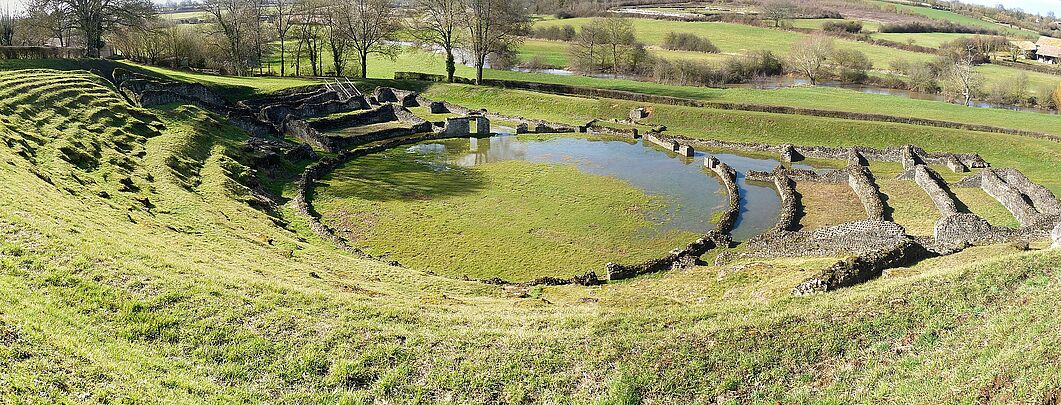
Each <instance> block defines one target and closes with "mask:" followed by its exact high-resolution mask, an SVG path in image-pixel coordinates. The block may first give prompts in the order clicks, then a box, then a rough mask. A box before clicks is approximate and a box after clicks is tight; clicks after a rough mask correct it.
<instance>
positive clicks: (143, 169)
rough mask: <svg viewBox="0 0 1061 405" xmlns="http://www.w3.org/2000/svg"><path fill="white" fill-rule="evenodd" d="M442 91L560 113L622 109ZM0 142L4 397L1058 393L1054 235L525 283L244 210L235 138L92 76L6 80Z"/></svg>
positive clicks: (797, 127)
mask: <svg viewBox="0 0 1061 405" xmlns="http://www.w3.org/2000/svg"><path fill="white" fill-rule="evenodd" d="M158 72H162V73H165V71H164V70H158ZM188 79H191V80H196V81H200V80H205V81H212V82H216V84H217V85H221V86H236V87H223V88H229V89H232V88H242V86H248V87H247V88H249V89H250V90H247V91H245V92H244V93H241V94H262V93H264V92H266V91H268V90H267V89H271V88H280V87H282V85H281V83H286V84H291V83H290V82H286V81H284V82H279V81H278V82H273V81H271V79H258V80H251V81H244V80H242V79H240V80H233V81H231V82H230V81H227V80H225V79H224V78H204V77H199V76H193V77H188ZM429 94H430V95H432V96H437V97H442V98H447V99H452V100H454V101H460V102H463V103H467V104H468V105H470V106H474V105H476V104H477V103H480V102H482V103H484V104H485V105H489V106H491V110H496V111H500V112H505V111H519V112H525V113H526V114H527V115H540V116H542V117H543V118H544V117H548V118H551V119H557V120H561V121H563V120H569V119H576V118H581V117H583V116H587V115H600V116H601V117H611V116H614V115H615V114H619V113H622V112H624V111H625V109H626V108H627V107H629V106H628V105H625V104H624V103H621V102H611V101H600V102H597V101H587V100H585V99H573V98H568V97H558V96H541V95H535V96H531V95H528V94H524V93H523V92H503V91H502V90H496V89H473V88H469V87H466V86H449V85H440V86H436V87H435V88H432V89H431V90H429ZM656 108H657V110H656V111H657V112H658V113H659V119H660V120H661V122H662V121H667V122H675V125H676V127H675V128H676V130H677V131H679V132H686V131H688V132H689V133H690V134H692V135H696V136H719V137H725V138H726V139H737V140H739V139H757V140H761V141H769V142H774V141H778V140H784V139H793V140H795V139H798V140H799V141H800V142H807V143H824V144H843V143H855V142H858V143H863V144H871V145H873V144H892V143H898V142H907V141H913V142H917V143H919V144H922V145H924V146H926V147H927V148H930V149H944V148H945V149H952V148H954V147H955V145H962V148H968V149H970V150H977V151H981V150H982V151H983V152H984V153H985V157H987V158H988V159H990V160H992V161H993V163H996V164H997V165H999V166H1006V165H1013V166H1017V167H1020V168H1022V169H1024V170H1026V172H1027V173H1028V174H1029V176H1031V177H1032V178H1033V179H1037V180H1044V178H1047V177H1056V176H1054V174H1055V173H1057V172H1058V170H1057V167H1056V164H1057V163H1056V162H1058V161H1059V160H1061V159H1058V158H1057V147H1056V144H1043V143H1039V142H1037V141H1034V140H1028V139H1026V138H1014V137H1005V136H996V135H988V134H975V133H967V132H961V131H944V130H936V129H931V128H928V129H923V128H916V127H910V126H900V125H879V124H872V123H868V124H864V123H851V122H845V121H840V120H824V119H811V118H807V117H777V116H772V115H769V114H744V113H733V112H728V111H713V110H706V109H691V108H688V109H687V108H670V107H664V106H657V107H656ZM0 132H2V133H3V134H4V137H3V141H4V142H2V143H0V156H2V158H3V159H2V160H3V162H4V164H0V184H3V187H2V188H0V234H2V235H3V237H2V238H0V240H2V241H3V242H0V364H2V365H3V367H0V380H2V381H4V383H3V384H0V398H3V400H2V402H12V403H18V402H43V403H57V402H58V403H67V402H126V403H134V402H142V403H207V402H247V403H320V402H326V403H380V402H385V403H609V404H637V403H678V402H686V403H705V402H725V403H744V402H829V403H839V402H850V401H856V402H890V401H894V402H903V403H910V402H918V403H938V402H975V401H984V402H993V403H1007V402H1016V401H1027V402H1039V401H1042V400H1043V399H1044V398H1051V395H1054V393H1056V392H1057V390H1058V388H1059V387H1061V368H1059V367H1058V366H1057V363H1056V362H1053V361H1050V359H1056V358H1058V357H1061V340H1059V337H1058V336H1057V334H1056V333H1054V331H1056V330H1058V328H1059V327H1061V325H1059V322H1058V319H1061V318H1059V317H1058V313H1057V312H1058V306H1057V301H1056V297H1057V296H1058V295H1059V294H1061V274H1059V273H1058V272H1057V271H1056V269H1057V267H1058V263H1061V252H1059V251H1057V250H1053V251H1046V250H1033V251H1029V252H1020V251H1017V250H1015V249H1013V248H1011V247H1008V246H989V247H981V248H973V249H970V250H967V251H965V252H963V253H961V254H958V255H954V256H949V257H945V258H939V259H932V260H928V261H925V262H922V263H921V264H918V265H917V266H914V267H910V268H902V269H896V270H894V271H892V272H890V273H889V275H887V276H885V277H883V278H881V279H879V280H876V281H873V282H870V283H866V284H863V285H860V286H856V287H852V288H846V289H843V290H840V291H837V292H835V293H829V294H823V295H815V296H809V297H794V296H792V295H791V294H790V293H789V292H790V290H791V289H792V287H793V286H795V285H796V284H797V283H799V282H800V281H801V280H803V279H804V278H805V277H806V276H807V275H808V274H809V273H808V272H810V271H812V270H813V269H817V268H822V267H825V266H828V265H829V264H831V263H832V262H833V260H832V259H779V260H763V259H756V260H743V261H738V262H735V263H731V264H727V265H723V266H710V265H709V266H702V267H697V268H693V269H690V270H686V271H676V272H667V273H662V274H659V275H655V276H650V277H642V278H638V279H634V280H630V281H627V282H619V283H611V284H608V285H606V286H600V287H581V286H565V287H543V288H536V289H532V290H530V291H527V292H526V293H524V294H515V293H513V291H511V290H509V289H506V288H504V287H499V286H491V285H484V284H479V283H474V282H464V281H459V280H454V279H451V278H446V277H439V276H435V275H430V274H427V273H424V272H422V271H417V270H408V269H402V268H396V267H390V266H385V265H383V264H381V263H377V262H371V261H365V260H362V259H359V258H357V257H356V256H354V255H352V254H349V253H346V252H344V251H341V250H339V249H336V248H335V247H334V246H331V244H330V243H329V242H327V241H324V240H321V239H319V238H317V237H316V236H315V234H313V233H312V232H310V231H309V229H308V226H307V224H306V223H305V222H303V220H302V219H301V217H299V216H298V215H295V214H294V211H293V209H292V208H291V207H289V206H287V205H280V206H279V207H278V209H277V211H275V212H268V211H263V210H259V209H255V208H252V205H251V204H250V201H251V200H253V197H252V192H251V187H250V186H249V185H250V184H253V183H254V181H252V180H253V179H254V178H255V177H256V176H262V175H263V174H261V173H258V174H254V173H252V172H251V167H250V166H248V164H249V163H248V162H249V161H250V157H249V156H247V155H246V153H247V152H246V150H245V149H244V148H243V147H242V142H243V141H245V140H246V138H247V135H246V134H245V133H243V132H242V131H239V130H238V129H235V128H234V127H231V126H230V125H228V124H227V123H226V122H225V121H224V120H223V119H221V118H219V117H216V116H214V115H212V114H210V113H207V112H205V111H203V110H200V109H198V108H195V107H185V106H167V107H165V108H159V109H141V108H136V107H130V106H129V105H128V104H126V102H125V101H124V99H123V98H122V97H121V96H119V95H118V94H117V93H115V92H114V91H113V89H112V88H111V87H109V86H108V85H107V84H106V82H104V81H103V80H102V79H99V78H98V77H96V76H94V75H92V74H90V73H88V72H84V71H82V72H72V71H66V72H59V71H38V72H27V71H13V72H12V71H2V72H0ZM987 152H990V153H991V154H990V155H988V154H987ZM1051 153H1052V155H1051ZM1014 163H1016V164H1014ZM288 174H291V173H288ZM273 181H283V180H273ZM288 181H290V179H288ZM1051 188H1052V189H1054V190H1055V191H1057V190H1058V188H1059V183H1057V181H1056V180H1054V181H1053V182H1052V183H1051ZM279 189H280V190H289V188H288V187H280V188H279ZM288 193H289V191H288ZM286 196H287V197H290V195H289V194H288V195H286ZM1035 246H1036V247H1041V246H1042V245H1041V244H1036V245H1035Z"/></svg>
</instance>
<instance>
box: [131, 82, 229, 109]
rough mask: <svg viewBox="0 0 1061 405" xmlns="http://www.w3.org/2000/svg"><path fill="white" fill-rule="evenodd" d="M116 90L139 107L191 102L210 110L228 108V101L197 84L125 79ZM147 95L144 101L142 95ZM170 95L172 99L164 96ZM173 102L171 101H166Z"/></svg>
mask: <svg viewBox="0 0 1061 405" xmlns="http://www.w3.org/2000/svg"><path fill="white" fill-rule="evenodd" d="M118 89H119V90H120V91H121V92H122V93H124V94H125V95H126V96H127V97H129V98H130V99H134V100H136V101H138V103H139V104H140V106H141V107H151V106H155V105H161V104H167V103H170V102H177V101H183V100H191V101H193V102H195V103H196V104H199V105H200V106H202V107H204V108H208V109H211V110H214V109H219V108H226V107H228V101H227V100H225V99H224V98H223V97H221V96H219V95H217V94H216V93H214V92H213V91H211V90H210V89H209V88H207V87H206V86H204V85H202V84H199V83H178V82H161V81H153V80H147V79H127V80H124V81H122V82H121V84H120V85H118ZM148 92H150V93H149V96H148V97H147V98H146V99H145V98H143V97H142V95H143V94H144V93H148ZM165 93H172V98H167V97H165V96H164V94H165ZM168 100H173V101H168Z"/></svg>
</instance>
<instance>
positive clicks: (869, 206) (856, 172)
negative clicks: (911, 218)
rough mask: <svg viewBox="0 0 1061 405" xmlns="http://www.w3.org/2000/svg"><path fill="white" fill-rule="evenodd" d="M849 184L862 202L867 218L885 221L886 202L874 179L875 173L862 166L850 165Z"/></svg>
mask: <svg viewBox="0 0 1061 405" xmlns="http://www.w3.org/2000/svg"><path fill="white" fill-rule="evenodd" d="M845 171H846V172H847V184H848V185H849V186H850V187H851V190H852V191H854V192H855V195H856V196H858V200H859V201H861V202H862V207H863V208H864V209H865V210H866V218H868V219H874V220H884V201H883V200H882V199H881V194H880V190H879V189H878V188H877V182H876V181H874V179H873V173H872V172H870V170H869V168H868V167H866V166H862V165H848V166H847V169H846V170H845Z"/></svg>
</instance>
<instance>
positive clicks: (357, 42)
mask: <svg viewBox="0 0 1061 405" xmlns="http://www.w3.org/2000/svg"><path fill="white" fill-rule="evenodd" d="M344 9H345V10H344V12H343V13H342V17H343V21H342V26H343V28H344V30H345V31H346V35H347V37H349V39H350V46H352V47H353V48H354V50H355V51H357V56H358V61H359V62H360V64H361V77H368V55H370V54H382V55H393V54H394V53H395V52H397V49H396V48H395V47H394V46H392V45H389V44H388V43H387V40H389V39H391V38H393V36H394V34H395V33H396V32H397V31H398V28H399V26H398V24H397V23H396V21H397V20H398V18H397V16H396V15H395V14H396V13H395V11H396V6H395V4H394V2H393V0H350V2H349V3H348V4H347V6H346V7H345V8H344Z"/></svg>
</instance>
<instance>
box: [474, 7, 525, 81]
mask: <svg viewBox="0 0 1061 405" xmlns="http://www.w3.org/2000/svg"><path fill="white" fill-rule="evenodd" d="M465 2H466V3H465V15H464V17H463V21H464V24H465V27H466V28H467V29H468V45H469V47H470V48H471V53H472V56H473V57H474V58H475V83H476V84H482V83H483V68H484V67H485V66H486V62H487V58H488V57H489V56H490V54H492V53H493V54H501V53H505V52H510V51H511V50H512V49H514V48H515V46H516V45H518V44H519V43H520V42H521V41H522V35H523V34H525V33H526V32H527V31H528V29H529V28H530V22H529V19H528V18H527V14H526V10H524V9H523V7H522V4H521V3H520V2H519V1H517V0H465Z"/></svg>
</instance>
